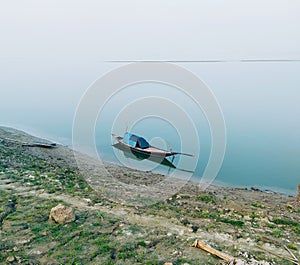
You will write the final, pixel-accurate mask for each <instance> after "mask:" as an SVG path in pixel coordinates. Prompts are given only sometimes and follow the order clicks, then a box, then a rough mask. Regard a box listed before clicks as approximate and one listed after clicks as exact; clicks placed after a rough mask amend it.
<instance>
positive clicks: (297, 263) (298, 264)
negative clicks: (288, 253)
mask: <svg viewBox="0 0 300 265" xmlns="http://www.w3.org/2000/svg"><path fill="white" fill-rule="evenodd" d="M256 247H257V248H259V249H261V250H263V251H265V252H268V253H270V254H272V255H274V256H275V257H277V258H281V259H285V260H288V261H290V262H292V263H294V264H296V265H300V263H299V262H298V260H297V259H292V258H290V257H284V256H281V255H278V254H277V253H275V252H273V251H270V250H268V249H265V248H263V247H260V246H256Z"/></svg>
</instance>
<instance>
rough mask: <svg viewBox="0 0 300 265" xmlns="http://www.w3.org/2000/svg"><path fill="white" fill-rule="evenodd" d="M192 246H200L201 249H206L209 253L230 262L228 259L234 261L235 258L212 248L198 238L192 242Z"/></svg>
mask: <svg viewBox="0 0 300 265" xmlns="http://www.w3.org/2000/svg"><path fill="white" fill-rule="evenodd" d="M192 247H195V248H200V249H202V250H204V251H206V252H208V253H211V254H213V255H215V256H217V257H219V258H220V259H223V260H225V261H229V262H230V261H234V260H235V258H234V257H232V256H230V255H228V254H225V253H222V252H220V251H218V250H216V249H214V248H212V247H211V246H209V245H207V244H205V243H203V242H202V241H200V240H198V239H197V240H196V241H195V242H194V243H193V245H192Z"/></svg>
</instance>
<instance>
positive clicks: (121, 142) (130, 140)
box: [112, 132, 193, 160]
mask: <svg viewBox="0 0 300 265" xmlns="http://www.w3.org/2000/svg"><path fill="white" fill-rule="evenodd" d="M112 136H113V137H114V139H116V140H117V148H118V149H121V148H123V149H127V150H130V151H131V152H132V153H134V154H136V155H141V156H146V157H148V158H152V159H158V160H162V159H164V158H166V157H170V156H173V158H174V156H175V155H185V156H193V155H191V154H186V153H181V152H173V151H172V150H170V151H167V150H163V149H160V148H157V147H154V146H151V145H150V144H149V143H148V142H147V141H146V140H145V139H144V138H143V137H140V136H137V135H135V134H132V133H129V132H126V133H125V134H124V137H121V136H118V135H115V134H112ZM114 146H115V145H114ZM115 147H116V146H115Z"/></svg>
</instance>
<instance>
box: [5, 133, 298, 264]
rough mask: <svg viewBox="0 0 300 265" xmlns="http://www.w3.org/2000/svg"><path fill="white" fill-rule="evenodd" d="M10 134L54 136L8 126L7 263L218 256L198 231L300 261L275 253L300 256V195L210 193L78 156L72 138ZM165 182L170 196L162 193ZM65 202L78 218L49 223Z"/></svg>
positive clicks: (226, 245)
mask: <svg viewBox="0 0 300 265" xmlns="http://www.w3.org/2000/svg"><path fill="white" fill-rule="evenodd" d="M5 138H9V139H15V140H18V141H22V142H39V141H43V142H48V141H46V140H43V139H37V138H35V137H32V136H30V135H28V134H26V133H23V132H20V131H16V130H14V129H7V128H3V127H2V128H0V140H1V141H0V159H1V163H0V193H1V208H0V214H2V215H3V217H4V218H2V220H1V232H0V233H1V245H0V246H1V251H0V253H1V254H0V262H5V261H7V262H9V260H13V261H12V263H13V262H15V263H21V264H32V263H35V264H36V263H37V264H39V263H40V264H47V263H48V264H61V263H64V264H72V263H73V264H164V263H165V262H172V263H173V264H184V263H188V264H218V263H219V262H220V260H219V259H217V258H216V257H214V256H212V255H208V254H207V253H206V252H203V251H202V250H199V249H196V248H193V247H191V244H192V243H193V242H194V241H195V239H201V240H202V241H204V242H206V243H208V244H210V245H212V246H213V247H214V248H216V249H218V250H221V251H223V252H225V253H228V254H230V255H232V256H235V257H237V258H240V259H242V260H244V261H245V262H248V263H249V264H250V260H251V259H252V260H254V259H255V260H258V261H260V262H261V263H259V264H290V262H289V261H287V260H284V259H283V258H279V257H276V256H274V255H272V254H270V253H269V252H272V253H277V254H278V255H279V256H282V257H289V256H290V254H289V253H288V251H287V250H285V247H287V248H288V249H289V251H291V252H293V253H294V255H296V256H297V255H298V256H299V249H300V242H299V235H300V220H299V214H300V209H299V205H298V204H294V203H293V200H294V198H293V197H292V196H289V195H286V194H276V193H267V192H261V191H260V190H256V189H251V190H249V189H244V188H225V187H217V186H210V187H209V188H208V189H207V190H205V191H202V190H201V189H200V188H199V187H198V185H195V184H193V183H186V182H184V183H182V182H180V180H170V183H172V184H174V185H170V186H167V187H165V186H162V184H161V183H164V180H165V179H166V177H165V176H162V175H159V174H151V173H149V172H148V173H146V172H140V171H136V170H132V169H128V168H124V167H119V166H116V165H113V164H105V165H104V167H103V164H102V165H101V164H98V162H97V161H95V160H93V159H90V158H88V157H86V156H84V155H81V154H77V155H76V159H75V157H74V155H73V151H72V150H70V149H68V148H67V147H64V146H60V145H58V146H57V147H56V148H51V149H45V148H41V147H30V146H22V145H17V144H15V143H13V142H9V141H6V140H5ZM78 163H79V164H78ZM78 165H79V168H80V169H78ZM162 187H163V189H161V194H164V195H165V194H167V195H168V196H165V197H161V194H160V193H159V190H160V188H162ZM174 187H175V188H176V192H173V191H174ZM178 187H180V189H178ZM153 192H157V194H158V196H152V195H153ZM141 194H142V195H143V196H138V195H141ZM150 195H151V198H152V199H153V198H154V199H153V200H152V201H150V202H149V201H145V198H149V196H150ZM154 195H155V194H154ZM58 203H63V204H66V205H70V206H72V207H73V208H74V209H75V215H76V220H75V222H73V223H69V224H65V225H59V224H53V223H51V222H49V221H48V217H49V213H50V209H51V208H52V207H53V206H55V205H57V204H58ZM8 209H9V210H8ZM262 249H263V250H262ZM268 251H269V252H268ZM263 261H267V262H268V263H262V262H263Z"/></svg>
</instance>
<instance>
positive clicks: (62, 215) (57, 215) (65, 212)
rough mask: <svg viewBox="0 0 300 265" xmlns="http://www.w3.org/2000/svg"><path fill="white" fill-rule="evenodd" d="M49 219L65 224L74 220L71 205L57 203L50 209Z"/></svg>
mask: <svg viewBox="0 0 300 265" xmlns="http://www.w3.org/2000/svg"><path fill="white" fill-rule="evenodd" d="M49 220H51V221H54V222H56V223H59V224H66V223H70V222H73V221H75V213H74V210H73V208H72V207H68V206H65V205H62V204H58V205H57V206H55V207H54V208H52V209H51V211H50V216H49Z"/></svg>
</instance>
